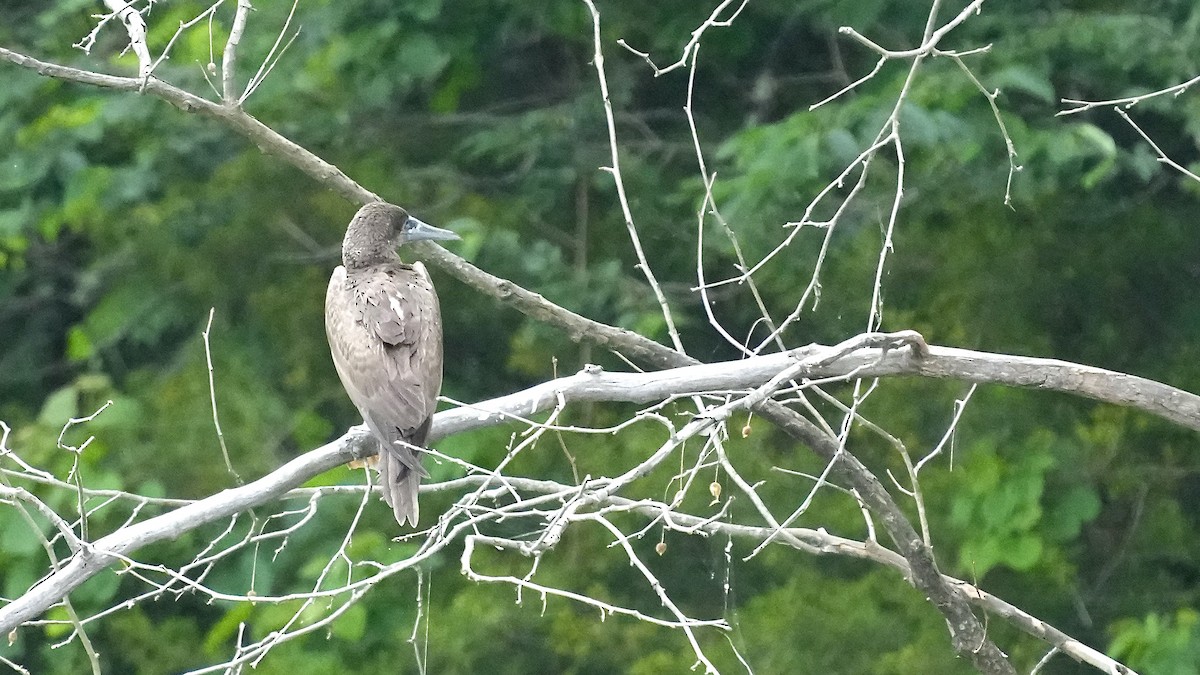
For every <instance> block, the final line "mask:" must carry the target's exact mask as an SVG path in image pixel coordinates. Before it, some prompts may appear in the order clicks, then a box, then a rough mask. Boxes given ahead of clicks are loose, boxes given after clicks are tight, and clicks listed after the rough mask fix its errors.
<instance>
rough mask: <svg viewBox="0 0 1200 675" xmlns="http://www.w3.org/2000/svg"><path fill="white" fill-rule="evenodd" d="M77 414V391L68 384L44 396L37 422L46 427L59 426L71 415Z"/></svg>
mask: <svg viewBox="0 0 1200 675" xmlns="http://www.w3.org/2000/svg"><path fill="white" fill-rule="evenodd" d="M78 416H79V391H78V390H77V389H76V388H75V386H74V385H68V386H66V387H63V388H62V389H59V390H58V391H56V392H54V393H53V394H50V395H49V396H47V397H46V401H45V402H44V403H42V411H41V412H40V413H38V423H39V424H42V425H44V426H47V427H52V428H54V427H61V426H62V425H64V424H66V423H67V420H69V419H71V418H72V417H78Z"/></svg>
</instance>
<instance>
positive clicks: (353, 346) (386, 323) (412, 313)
mask: <svg viewBox="0 0 1200 675" xmlns="http://www.w3.org/2000/svg"><path fill="white" fill-rule="evenodd" d="M325 327H326V332H327V334H328V337H329V347H330V351H331V352H332V354H333V362H334V365H335V366H336V368H337V371H338V375H339V376H340V377H341V380H342V384H343V385H344V386H345V388H346V393H347V394H349V396H350V400H351V401H353V402H354V404H355V406H357V407H358V409H359V410H360V411H361V412H362V413H363V417H364V418H365V419H366V421H367V424H368V425H369V426H370V427H371V428H372V431H374V432H375V434H376V435H377V436H380V437H381V440H385V441H387V442H388V443H389V444H392V443H394V442H395V441H396V440H403V441H405V442H408V443H412V444H414V445H421V444H423V443H424V441H425V435H426V433H427V432H428V424H427V423H428V421H429V418H430V417H431V416H432V415H433V412H434V409H435V407H436V405H437V395H438V391H439V389H441V381H442V350H441V346H442V345H441V316H440V313H439V311H438V303H437V295H436V294H435V293H434V291H433V285H432V284H431V283H430V282H429V277H428V275H427V274H426V273H425V270H424V267H422V266H420V265H419V264H418V265H415V266H413V267H411V268H410V267H407V266H399V265H396V266H386V267H381V268H378V269H375V270H372V271H369V272H362V273H356V274H355V275H353V277H351V276H349V275H347V273H346V270H345V268H343V267H338V268H337V269H336V270H335V271H334V273H333V276H332V277H331V278H330V280H329V290H328V292H327V293H326V296H325ZM401 454H405V453H401ZM402 460H405V461H404V464H405V465H410V461H411V462H412V463H411V465H410V466H409V468H411V469H413V470H416V471H418V472H420V473H424V471H423V470H422V469H421V468H420V463H419V462H418V461H417V460H416V458H415V457H412V458H411V460H410V458H409V457H408V456H405V457H403V458H402Z"/></svg>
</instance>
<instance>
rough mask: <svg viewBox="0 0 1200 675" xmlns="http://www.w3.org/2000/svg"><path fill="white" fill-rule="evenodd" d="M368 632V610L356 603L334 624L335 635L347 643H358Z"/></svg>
mask: <svg viewBox="0 0 1200 675" xmlns="http://www.w3.org/2000/svg"><path fill="white" fill-rule="evenodd" d="M366 632H367V609H366V608H365V607H363V606H362V603H356V604H355V605H353V606H352V607H350V608H349V609H347V610H346V611H345V612H342V615H341V616H339V617H338V618H337V619H336V620H334V622H333V634H334V635H335V636H337V637H339V638H341V639H343V640H346V641H347V642H358V641H359V640H361V639H362V637H363V635H364V634H366Z"/></svg>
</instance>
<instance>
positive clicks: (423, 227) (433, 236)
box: [404, 216, 462, 241]
mask: <svg viewBox="0 0 1200 675" xmlns="http://www.w3.org/2000/svg"><path fill="white" fill-rule="evenodd" d="M404 230H405V232H404V238H405V239H407V240H408V241H422V240H426V239H429V240H434V241H442V240H447V239H461V238H462V237H459V236H458V235H457V234H455V233H453V232H451V231H450V230H443V229H442V228H440V227H434V226H432V225H430V224H429V223H425V222H422V221H420V220H417V219H416V218H413V217H412V216H409V217H408V220H407V221H405V223H404Z"/></svg>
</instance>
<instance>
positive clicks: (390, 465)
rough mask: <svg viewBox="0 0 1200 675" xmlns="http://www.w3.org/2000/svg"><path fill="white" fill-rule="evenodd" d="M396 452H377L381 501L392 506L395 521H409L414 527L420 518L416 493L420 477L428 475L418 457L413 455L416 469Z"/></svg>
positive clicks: (418, 490) (419, 484) (419, 486)
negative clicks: (381, 491) (381, 493)
mask: <svg viewBox="0 0 1200 675" xmlns="http://www.w3.org/2000/svg"><path fill="white" fill-rule="evenodd" d="M404 459H405V458H404V457H399V456H397V453H394V452H388V451H387V450H384V451H382V452H380V453H379V482H380V487H381V488H382V490H383V501H385V502H387V505H388V506H390V507H392V513H393V514H394V515H395V516H396V522H398V523H400V524H401V525H404V524H405V522H408V523H411V524H412V526H413V527H416V525H417V520H418V519H419V518H420V507H419V504H418V503H417V495H418V494H419V492H420V489H421V478H422V477H424V476H428V475H429V473H428V472H426V471H425V467H423V466H421V464H420V461H421V460H420V457H417V456H415V455H414V456H413V459H414V460H415V462H416V470H414V469H413V468H412V466H411V465H410V464H409V463H408V462H405V461H404Z"/></svg>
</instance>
